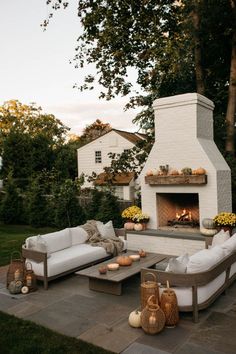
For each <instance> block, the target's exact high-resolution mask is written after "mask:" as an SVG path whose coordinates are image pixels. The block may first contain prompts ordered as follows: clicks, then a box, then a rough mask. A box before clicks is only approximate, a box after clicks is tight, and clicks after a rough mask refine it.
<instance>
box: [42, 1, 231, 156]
mask: <svg viewBox="0 0 236 354" xmlns="http://www.w3.org/2000/svg"><path fill="white" fill-rule="evenodd" d="M47 4H48V5H51V6H52V12H51V14H50V15H49V18H50V17H51V16H52V15H53V12H54V10H58V9H60V8H66V7H67V6H68V4H69V1H63V2H62V1H59V0H57V1H52V0H47ZM78 16H79V19H80V21H81V24H82V26H83V32H82V34H81V35H80V36H79V37H78V46H77V48H76V55H75V58H74V64H75V66H76V67H83V66H84V64H85V63H89V64H90V63H92V64H95V65H96V73H95V75H94V76H93V75H88V76H87V77H86V78H85V82H84V85H82V86H80V88H81V89H87V88H89V89H90V88H93V86H94V81H96V80H97V81H98V83H99V84H101V85H102V86H103V88H104V90H103V92H101V95H100V96H101V97H104V98H106V99H111V98H112V97H114V96H115V95H117V94H121V95H127V94H128V93H131V92H132V89H133V87H132V82H131V81H130V80H129V76H128V71H129V68H130V67H132V68H135V69H136V72H137V83H138V84H139V85H140V88H141V89H142V93H141V94H138V95H136V96H134V97H133V98H132V99H131V101H130V103H129V104H128V107H132V106H135V105H139V106H142V107H148V109H147V110H144V112H143V113H142V114H141V115H139V116H138V117H137V118H136V121H138V122H139V123H140V124H144V125H145V126H147V125H148V126H149V127H151V125H152V122H153V114H152V111H151V102H153V100H154V99H155V98H158V97H163V96H170V95H173V94H180V93H185V92H192V91H197V92H199V93H201V94H205V95H206V96H208V97H209V98H210V99H212V100H213V101H214V102H215V104H216V110H215V113H216V114H215V119H217V121H218V119H219V125H221V123H222V119H221V118H222V115H223V121H224V130H223V134H224V136H225V139H226V144H225V149H226V151H228V152H230V153H233V152H234V134H235V128H234V125H235V124H234V122H235V111H236V103H235V101H236V100H235V97H236V85H235V81H236V0H218V1H203V0H181V1H176V0H160V1H156V0H148V1H146V0H131V1H124V0H104V1H101V0H95V1H90V0H79V1H78ZM48 22H49V19H48V20H46V21H45V22H44V24H43V25H44V26H45V27H46V26H47V25H48ZM144 117H146V118H148V120H147V119H143V118H144ZM217 121H216V125H218V122H217ZM218 131H219V130H218ZM221 138H222V135H221Z"/></svg>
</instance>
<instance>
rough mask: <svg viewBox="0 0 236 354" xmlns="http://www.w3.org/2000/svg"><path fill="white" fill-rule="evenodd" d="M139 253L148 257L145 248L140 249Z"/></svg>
mask: <svg viewBox="0 0 236 354" xmlns="http://www.w3.org/2000/svg"><path fill="white" fill-rule="evenodd" d="M139 255H140V257H146V255H147V254H146V252H145V251H144V250H140V251H139Z"/></svg>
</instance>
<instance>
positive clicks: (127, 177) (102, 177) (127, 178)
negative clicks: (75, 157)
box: [94, 172, 134, 186]
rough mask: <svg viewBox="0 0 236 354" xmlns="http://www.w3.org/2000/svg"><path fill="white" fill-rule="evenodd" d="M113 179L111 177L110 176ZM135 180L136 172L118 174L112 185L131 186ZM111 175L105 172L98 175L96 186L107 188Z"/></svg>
mask: <svg viewBox="0 0 236 354" xmlns="http://www.w3.org/2000/svg"><path fill="white" fill-rule="evenodd" d="M110 177H111V176H110ZM133 178H134V172H127V173H126V172H122V173H117V174H116V175H115V176H114V177H113V178H112V180H111V183H112V184H113V185H114V186H127V185H129V184H130V182H131V181H132V179H133ZM108 179H109V175H108V174H106V173H105V172H102V173H100V174H99V175H98V177H97V179H96V180H95V181H94V184H95V185H96V186H105V185H107V183H108V181H107V180H108Z"/></svg>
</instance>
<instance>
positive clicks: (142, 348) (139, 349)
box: [122, 342, 168, 354]
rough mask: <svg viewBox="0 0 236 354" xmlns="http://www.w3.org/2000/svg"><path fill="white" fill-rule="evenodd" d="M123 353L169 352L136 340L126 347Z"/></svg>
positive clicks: (160, 353)
mask: <svg viewBox="0 0 236 354" xmlns="http://www.w3.org/2000/svg"><path fill="white" fill-rule="evenodd" d="M122 354H168V352H164V351H163V350H159V349H156V348H153V347H150V346H148V345H144V344H140V343H136V342H135V343H133V344H131V345H130V346H129V347H128V348H127V349H125V350H124V351H123V352H122Z"/></svg>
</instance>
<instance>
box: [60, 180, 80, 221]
mask: <svg viewBox="0 0 236 354" xmlns="http://www.w3.org/2000/svg"><path fill="white" fill-rule="evenodd" d="M54 201H55V224H56V226H58V227H60V228H62V227H71V226H77V225H81V224H83V223H84V222H85V221H86V214H85V212H84V210H83V209H82V208H81V206H80V204H79V200H78V197H77V186H76V183H75V182H73V181H72V180H69V179H68V180H65V182H64V183H63V184H62V185H61V187H60V190H59V193H58V194H57V195H56V196H55V199H54Z"/></svg>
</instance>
